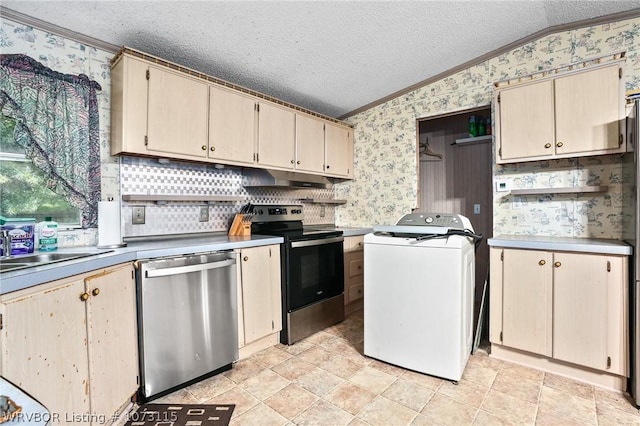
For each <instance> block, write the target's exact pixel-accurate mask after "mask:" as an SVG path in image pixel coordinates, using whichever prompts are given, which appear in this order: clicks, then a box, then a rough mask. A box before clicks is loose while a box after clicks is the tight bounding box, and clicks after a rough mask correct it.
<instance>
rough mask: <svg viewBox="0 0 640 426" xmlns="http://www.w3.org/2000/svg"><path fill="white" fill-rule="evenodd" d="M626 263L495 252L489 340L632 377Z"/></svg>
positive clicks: (601, 257)
mask: <svg viewBox="0 0 640 426" xmlns="http://www.w3.org/2000/svg"><path fill="white" fill-rule="evenodd" d="M627 268H628V258H627V257H626V256H619V255H605V254H589V253H572V252H558V251H556V252H552V251H540V250H523V249H507V248H496V247H492V248H491V290H490V291H491V296H490V297H491V302H490V306H491V319H490V321H491V323H490V340H491V342H492V343H495V344H497V345H503V346H506V347H509V348H513V349H518V350H521V351H526V352H530V353H534V354H540V355H544V356H546V357H549V358H552V359H554V360H558V361H563V362H567V363H571V364H575V365H579V366H583V367H588V368H591V369H595V370H601V371H605V372H607V373H610V374H614V375H618V376H626V375H627V374H628V365H627V355H626V353H627V343H626V342H627V332H626V328H627V327H626V324H627V321H628V307H627V303H628V295H627V287H628V272H627Z"/></svg>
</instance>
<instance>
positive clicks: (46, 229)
mask: <svg viewBox="0 0 640 426" xmlns="http://www.w3.org/2000/svg"><path fill="white" fill-rule="evenodd" d="M36 244H37V245H38V250H41V251H52V250H55V249H57V248H58V223H57V222H54V221H52V220H51V217H50V216H47V217H45V218H44V221H43V222H40V223H38V226H36Z"/></svg>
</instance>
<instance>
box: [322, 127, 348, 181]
mask: <svg viewBox="0 0 640 426" xmlns="http://www.w3.org/2000/svg"><path fill="white" fill-rule="evenodd" d="M325 144H326V150H327V151H326V162H325V174H327V175H335V176H344V177H352V176H353V131H352V130H351V129H347V128H345V127H342V126H336V125H333V124H331V123H327V124H326V130H325Z"/></svg>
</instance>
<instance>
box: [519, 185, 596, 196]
mask: <svg viewBox="0 0 640 426" xmlns="http://www.w3.org/2000/svg"><path fill="white" fill-rule="evenodd" d="M607 189H608V187H607V186H568V187H561V188H533V189H512V190H511V191H510V192H509V194H511V195H535V194H578V193H582V192H607Z"/></svg>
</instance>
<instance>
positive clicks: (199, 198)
mask: <svg viewBox="0 0 640 426" xmlns="http://www.w3.org/2000/svg"><path fill="white" fill-rule="evenodd" d="M245 199H246V197H241V196H233V195H223V196H218V195H162V194H157V195H145V194H140V195H136V194H130V195H123V196H122V201H151V202H156V203H158V204H166V203H168V202H176V201H178V202H180V201H182V202H186V201H188V202H194V201H195V202H200V203H224V202H234V201H244V200H245Z"/></svg>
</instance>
